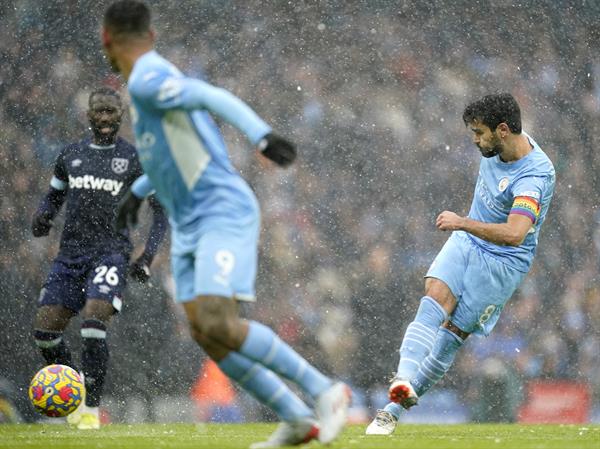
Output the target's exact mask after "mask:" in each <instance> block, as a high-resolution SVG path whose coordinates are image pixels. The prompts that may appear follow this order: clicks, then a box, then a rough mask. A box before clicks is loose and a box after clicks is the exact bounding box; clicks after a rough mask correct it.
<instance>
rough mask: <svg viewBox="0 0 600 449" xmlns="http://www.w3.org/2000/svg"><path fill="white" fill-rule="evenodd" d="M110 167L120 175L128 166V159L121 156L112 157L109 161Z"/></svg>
mask: <svg viewBox="0 0 600 449" xmlns="http://www.w3.org/2000/svg"><path fill="white" fill-rule="evenodd" d="M110 168H111V169H112V171H114V172H115V173H116V174H117V175H122V174H123V173H125V172H126V171H127V168H129V160H128V159H125V158H122V157H113V158H112V160H111V161H110Z"/></svg>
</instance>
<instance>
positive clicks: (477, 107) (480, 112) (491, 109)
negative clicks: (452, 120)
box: [463, 93, 522, 134]
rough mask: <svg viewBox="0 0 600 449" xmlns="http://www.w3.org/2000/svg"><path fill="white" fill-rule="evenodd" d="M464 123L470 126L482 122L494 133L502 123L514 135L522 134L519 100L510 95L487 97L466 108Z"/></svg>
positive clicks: (502, 94)
mask: <svg viewBox="0 0 600 449" xmlns="http://www.w3.org/2000/svg"><path fill="white" fill-rule="evenodd" d="M463 121H464V122H465V125H467V126H468V125H469V124H471V123H473V122H475V121H478V122H481V123H482V124H484V125H485V126H487V127H488V128H490V129H491V130H492V131H495V130H496V128H497V127H498V125H499V124H500V123H506V124H507V125H508V128H509V129H510V131H511V132H512V133H514V134H521V131H522V128H521V108H519V104H518V103H517V100H515V98H514V97H513V96H512V95H511V94H508V93H501V94H493V95H486V96H485V97H483V98H481V99H480V100H477V101H474V102H473V103H471V104H469V105H468V106H467V107H466V108H465V112H463Z"/></svg>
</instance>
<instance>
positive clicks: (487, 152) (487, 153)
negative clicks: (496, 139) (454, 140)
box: [477, 144, 502, 158]
mask: <svg viewBox="0 0 600 449" xmlns="http://www.w3.org/2000/svg"><path fill="white" fill-rule="evenodd" d="M477 147H478V148H479V152H480V153H481V155H482V156H483V157H486V158H490V157H494V156H498V155H499V154H500V153H502V146H501V145H500V144H496V145H494V146H493V147H492V148H482V147H480V146H479V145H477Z"/></svg>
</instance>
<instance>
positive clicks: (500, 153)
mask: <svg viewBox="0 0 600 449" xmlns="http://www.w3.org/2000/svg"><path fill="white" fill-rule="evenodd" d="M463 121H464V123H465V125H466V126H467V127H469V128H470V130H471V132H472V133H473V142H474V143H475V144H476V145H477V146H478V147H479V151H480V152H481V155H482V156H483V158H482V159H481V165H480V168H479V178H478V179H477V184H476V186H475V194H474V196H473V202H472V204H471V210H470V212H469V215H468V216H467V217H461V216H459V215H457V214H455V213H454V212H450V211H444V212H442V213H441V214H440V215H439V216H438V217H437V219H436V226H437V228H438V229H440V230H442V231H453V232H452V235H451V236H450V238H449V239H448V241H447V242H446V244H445V245H444V247H443V248H442V250H441V251H440V253H439V254H438V255H437V257H436V258H435V260H434V261H433V263H432V265H431V267H430V268H429V271H428V272H427V275H426V276H425V278H426V279H425V296H424V297H423V298H421V303H420V306H419V309H418V311H417V315H416V317H415V319H414V321H413V322H412V323H410V324H409V325H408V328H407V329H406V333H405V334H404V339H403V341H402V345H401V347H400V363H399V365H398V370H397V372H396V375H395V377H394V379H393V380H392V383H391V385H390V388H389V395H390V400H391V402H390V403H389V404H388V405H387V406H386V407H385V408H384V409H383V410H378V412H377V415H376V416H375V419H374V420H373V421H372V422H371V423H370V424H369V426H368V427H367V430H366V433H367V435H389V434H391V433H392V432H393V431H394V429H395V428H396V424H397V422H398V418H399V416H400V413H401V411H402V408H405V409H409V408H410V407H412V406H414V405H416V404H417V402H418V400H419V397H420V396H422V395H423V394H425V393H426V392H427V391H429V389H430V388H431V387H432V386H433V385H434V384H435V383H436V382H437V381H438V380H440V379H441V378H442V377H443V376H444V374H445V373H446V372H447V371H448V369H449V368H450V366H451V365H452V362H453V361H454V356H455V354H456V352H457V351H458V349H459V348H460V347H461V346H462V344H463V343H464V341H465V339H466V338H467V337H468V336H469V334H471V333H475V334H483V335H488V334H489V333H490V332H491V330H492V329H493V328H494V326H495V324H496V322H497V321H498V317H499V316H500V312H501V311H502V308H503V307H504V305H505V304H506V302H507V301H508V300H509V299H510V297H511V296H512V294H513V292H514V291H515V290H516V288H517V287H518V286H519V284H520V283H521V281H522V280H523V278H524V277H525V275H526V274H527V272H528V271H529V268H530V266H531V263H532V261H533V256H534V254H535V250H536V247H537V243H538V237H539V233H540V228H541V226H542V224H543V223H544V219H545V217H546V213H547V212H548V207H549V205H550V200H551V199H552V194H553V192H554V182H555V173H554V167H553V166H552V162H551V161H550V159H549V158H548V156H546V154H545V153H544V152H543V151H542V149H541V148H540V147H539V146H538V144H537V143H535V141H534V140H533V139H532V138H531V137H530V136H529V135H527V134H526V133H524V132H522V130H521V112H520V109H519V105H518V104H517V102H516V100H515V99H514V98H513V97H512V96H511V95H510V94H497V95H488V96H485V97H483V98H482V99H480V100H478V101H475V102H474V103H472V104H470V105H468V106H467V107H466V108H465V111H464V113H463Z"/></svg>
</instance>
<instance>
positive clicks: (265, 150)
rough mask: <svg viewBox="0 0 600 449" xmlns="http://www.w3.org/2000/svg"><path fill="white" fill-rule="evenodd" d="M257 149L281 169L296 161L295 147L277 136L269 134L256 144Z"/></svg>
mask: <svg viewBox="0 0 600 449" xmlns="http://www.w3.org/2000/svg"><path fill="white" fill-rule="evenodd" d="M258 149H259V150H260V152H261V153H262V154H263V155H264V156H265V157H268V158H269V159H271V160H272V161H273V162H275V163H276V164H277V165H280V166H281V167H287V166H288V165H290V164H291V163H292V162H294V160H295V159H296V147H295V146H294V144H293V143H291V142H288V141H287V140H285V139H284V138H283V137H279V136H278V135H277V134H273V133H269V134H267V135H266V136H265V137H263V138H262V139H261V141H260V142H259V143H258Z"/></svg>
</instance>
